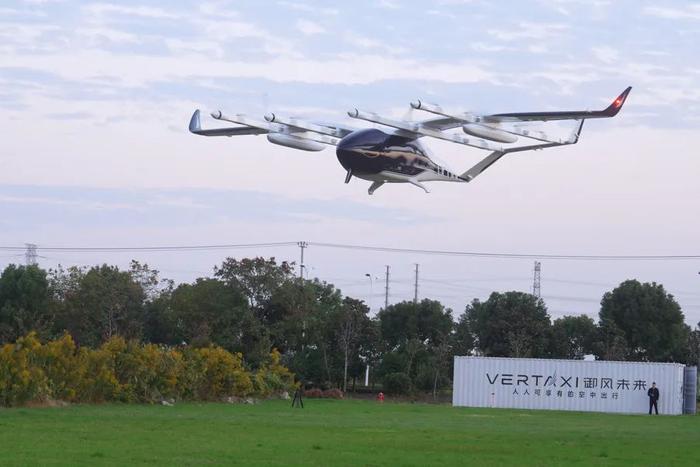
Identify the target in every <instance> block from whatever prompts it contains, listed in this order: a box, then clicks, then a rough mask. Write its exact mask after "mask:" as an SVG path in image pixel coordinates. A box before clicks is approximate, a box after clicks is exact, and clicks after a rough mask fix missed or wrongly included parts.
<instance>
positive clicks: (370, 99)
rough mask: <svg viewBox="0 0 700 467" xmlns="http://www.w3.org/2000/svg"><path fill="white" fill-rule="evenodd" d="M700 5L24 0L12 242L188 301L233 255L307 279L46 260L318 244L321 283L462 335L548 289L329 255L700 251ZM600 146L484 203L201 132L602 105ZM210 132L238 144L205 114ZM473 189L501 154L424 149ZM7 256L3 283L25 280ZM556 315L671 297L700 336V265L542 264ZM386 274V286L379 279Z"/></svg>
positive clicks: (505, 263) (488, 185)
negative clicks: (198, 129) (475, 307)
mask: <svg viewBox="0 0 700 467" xmlns="http://www.w3.org/2000/svg"><path fill="white" fill-rule="evenodd" d="M699 43H700V2H693V1H667V2H663V1H653V2H652V1H649V2H646V1H640V0H634V1H624V0H620V1H606V0H533V1H511V2H506V1H503V2H493V1H487V0H483V1H482V0H437V1H434V2H424V1H398V0H382V1H364V0H356V1H354V2H344V1H339V2H332V1H327V2H311V1H303V0H302V1H294V0H290V1H285V0H279V1H276V0H268V1H265V2H261V1H245V0H242V1H213V2H210V1H198V2H147V3H144V2H131V1H120V2H118V3H116V2H115V3H109V2H76V1H70V0H25V1H12V0H10V1H4V2H2V5H1V6H0V108H1V109H2V112H3V115H2V124H1V126H0V246H22V245H24V243H27V242H30V243H35V244H37V245H38V248H39V249H38V253H39V264H40V265H41V266H43V267H47V268H50V267H56V265H57V264H59V263H60V264H62V265H91V264H98V263H109V264H117V265H120V266H126V265H127V264H128V262H129V260H130V259H132V258H135V259H138V260H140V261H142V262H147V263H148V264H150V265H151V266H153V267H155V268H156V269H158V270H160V271H161V273H162V275H163V276H165V277H168V278H172V279H174V280H175V281H177V282H184V281H192V280H193V279H194V278H196V277H199V276H203V275H208V274H211V271H212V267H213V266H214V265H215V264H220V263H221V261H222V260H223V259H224V257H225V256H233V257H238V258H240V257H244V256H254V255H262V256H275V257H276V258H278V259H281V260H293V261H298V259H299V249H298V248H297V247H295V246H293V245H292V246H283V247H270V248H257V249H254V248H253V249H245V250H223V251H222V250H216V251H199V252H165V253H164V252H138V253H133V252H132V253H105V252H100V253H83V252H53V251H51V252H48V251H47V252H42V247H58V246H61V247H76V246H80V247H86V246H100V247H102V246H118V247H131V246H151V245H207V244H246V243H266V242H296V241H309V242H312V244H311V246H310V247H309V248H307V249H306V252H305V254H306V257H305V259H306V265H307V273H308V275H309V277H318V278H320V279H322V280H327V281H329V282H332V283H334V284H336V285H337V286H338V287H339V288H340V289H341V290H342V291H343V293H345V294H347V295H351V296H354V297H356V298H360V299H364V300H365V301H366V302H367V303H368V304H370V305H371V307H372V310H373V311H374V312H376V311H377V310H378V309H379V307H380V306H381V305H383V302H384V272H385V266H386V265H389V266H390V267H391V281H390V302H396V301H400V300H405V299H412V298H413V292H414V290H413V285H414V269H415V264H419V265H420V266H419V296H420V297H421V298H423V297H427V298H433V299H437V300H440V301H442V302H443V303H445V304H446V305H447V306H449V307H451V308H452V309H453V316H454V317H455V318H456V317H458V316H459V315H460V314H461V313H462V312H463V310H464V307H465V305H466V304H467V303H469V302H471V300H473V299H474V298H479V299H482V300H483V299H486V298H488V296H489V294H490V293H491V292H492V291H507V290H520V291H526V292H527V291H530V290H531V289H532V275H533V259H489V258H473V257H449V256H428V255H421V254H397V253H382V252H369V251H357V250H342V249H331V248H324V247H321V246H318V245H313V242H317V243H320V242H325V243H336V244H355V245H374V246H389V247H400V248H417V249H432V250H455V251H476V252H503V253H529V254H541V255H544V254H564V255H587V254H591V255H700V245H698V239H700V215H699V213H700V209H699V207H700V206H699V205H700V184H699V183H698V175H699V174H700V154H698V150H697V148H696V146H695V144H694V137H696V136H697V135H698V131H697V130H698V126H699V125H700V54H698V53H697V44H699ZM630 85H631V86H633V90H632V93H631V94H630V96H629V98H628V100H627V102H626V104H625V107H624V108H623V110H622V111H621V112H620V114H619V115H618V116H617V117H616V118H614V119H610V120H598V121H589V122H587V123H586V125H585V127H584V130H583V133H582V137H581V140H580V142H579V143H578V144H577V145H573V146H567V147H561V148H553V149H548V150H545V151H537V152H525V153H518V154H512V155H509V156H506V157H504V158H502V159H501V160H500V161H498V162H497V163H496V164H495V165H494V166H492V167H491V168H489V169H488V170H487V171H486V172H484V173H483V174H482V175H480V176H479V177H478V178H477V179H476V180H474V181H473V182H472V183H470V184H453V183H442V184H440V183H434V184H432V185H430V189H431V193H430V194H426V193H424V192H423V191H422V190H420V189H418V188H416V187H414V186H410V185H408V186H403V185H389V186H387V185H385V186H384V187H382V188H381V189H379V190H377V192H376V193H375V194H374V195H372V196H368V195H367V188H368V185H369V182H365V181H363V180H358V179H353V180H352V181H351V183H349V184H347V185H345V184H343V179H344V176H345V173H344V171H343V169H342V167H341V166H340V165H339V164H338V162H337V159H336V157H335V154H334V151H333V149H332V148H328V149H325V150H324V151H322V152H318V153H307V152H301V151H295V150H293V149H288V148H284V147H280V146H275V145H272V144H270V143H268V142H267V141H266V140H265V138H264V137H262V136H245V137H239V138H204V137H199V136H195V135H192V134H190V133H189V132H188V131H187V124H188V122H189V118H190V116H191V114H192V112H193V111H194V109H197V108H200V109H202V110H203V111H207V112H208V111H211V110H214V109H222V110H223V111H224V113H229V114H233V113H245V114H249V115H251V116H254V117H257V118H261V117H262V115H263V114H264V113H266V112H269V111H274V112H276V113H277V114H279V115H290V116H300V117H304V118H308V119H310V120H315V121H330V122H333V121H335V122H340V123H345V124H349V125H352V126H356V127H362V126H367V125H362V122H359V121H353V120H351V119H348V118H347V114H346V112H347V111H348V110H349V109H352V108H355V107H357V108H360V109H363V110H368V111H375V112H379V113H381V114H383V115H387V116H393V117H402V118H419V117H420V115H417V112H409V111H408V109H409V106H408V104H409V102H410V101H412V100H415V99H417V98H420V99H422V100H424V101H427V102H435V103H439V104H440V105H442V106H443V107H445V108H448V109H454V110H455V111H474V112H488V113H499V112H515V111H540V110H570V109H571V110H573V109H599V108H603V107H605V106H607V105H608V104H609V103H610V102H611V101H612V99H613V98H614V97H615V96H617V95H618V94H619V93H620V92H621V91H622V90H623V89H624V88H625V87H627V86H630ZM203 124H204V125H205V126H215V122H213V121H212V120H211V119H208V118H203ZM424 142H425V144H426V145H428V146H429V147H430V149H431V150H432V151H433V152H434V153H435V155H436V157H437V158H438V159H439V160H440V161H444V162H445V163H446V164H447V165H448V166H449V167H451V168H452V169H453V170H454V171H456V172H458V173H459V172H463V171H464V170H466V169H467V168H469V167H470V166H471V165H473V164H474V163H476V162H477V161H478V160H479V159H480V158H481V157H483V156H484V155H485V153H483V152H481V151H479V150H477V149H472V148H467V147H464V146H461V145H455V144H450V143H447V142H443V141H436V140H428V139H425V140H424ZM21 261H23V257H22V256H21V255H18V253H16V252H11V251H0V267H4V266H5V265H7V264H9V263H12V262H21ZM541 262H542V274H541V276H542V297H543V298H544V300H545V302H546V304H547V306H548V309H549V312H550V314H551V316H552V317H553V318H557V317H560V316H563V315H579V314H587V315H589V316H591V317H593V318H596V317H597V314H598V311H599V308H600V300H601V297H602V295H603V293H605V292H606V291H609V290H611V289H612V288H614V287H615V286H616V285H617V284H619V283H620V282H622V281H624V280H626V279H639V280H640V281H650V282H651V281H655V282H658V283H662V284H663V285H664V286H665V287H666V289H667V290H668V291H669V292H670V293H671V294H673V295H674V296H675V297H676V299H677V300H678V301H679V303H680V304H681V306H682V308H683V311H684V313H685V316H686V321H687V322H688V323H689V324H690V325H695V324H696V323H697V322H698V321H700V275H699V274H698V272H699V271H700V260H686V261H571V260H549V259H543V260H542V261H541ZM366 274H369V275H370V277H369V278H368V277H367V276H366Z"/></svg>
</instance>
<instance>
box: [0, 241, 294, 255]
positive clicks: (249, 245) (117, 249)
mask: <svg viewBox="0 0 700 467" xmlns="http://www.w3.org/2000/svg"><path fill="white" fill-rule="evenodd" d="M299 243H300V242H271V243H241V244H222V245H177V246H176V245H169V246H128V247H113V246H99V247H80V246H67V247H57V246H40V247H37V248H38V249H41V250H42V251H49V252H50V251H52V252H73V253H81V252H82V253H109V252H137V251H170V252H173V251H209V250H233V249H244V248H271V247H282V246H298V245H299ZM25 249H26V247H14V246H0V251H19V250H25Z"/></svg>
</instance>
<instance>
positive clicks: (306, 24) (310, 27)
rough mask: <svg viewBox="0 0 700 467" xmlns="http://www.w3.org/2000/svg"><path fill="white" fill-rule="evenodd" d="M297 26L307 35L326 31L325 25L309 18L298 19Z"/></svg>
mask: <svg viewBox="0 0 700 467" xmlns="http://www.w3.org/2000/svg"><path fill="white" fill-rule="evenodd" d="M296 28H297V30H298V31H299V32H301V33H302V34H304V35H305V36H313V35H316V34H323V33H325V32H326V30H325V29H324V28H323V26H321V25H320V24H318V23H315V22H313V21H309V20H307V19H300V20H298V21H297V22H296Z"/></svg>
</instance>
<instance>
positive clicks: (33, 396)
mask: <svg viewBox="0 0 700 467" xmlns="http://www.w3.org/2000/svg"><path fill="white" fill-rule="evenodd" d="M40 348H41V343H40V342H39V340H38V339H37V337H36V334H35V333H30V334H29V335H27V336H26V337H20V338H19V339H17V342H16V343H15V344H5V345H3V346H2V348H0V404H2V405H4V406H13V405H21V404H24V403H26V402H29V401H43V400H45V399H46V398H47V397H48V396H49V385H48V381H47V378H46V374H45V373H44V370H43V369H42V368H41V366H40V364H39V360H40V356H39V353H38V350H39V349H40Z"/></svg>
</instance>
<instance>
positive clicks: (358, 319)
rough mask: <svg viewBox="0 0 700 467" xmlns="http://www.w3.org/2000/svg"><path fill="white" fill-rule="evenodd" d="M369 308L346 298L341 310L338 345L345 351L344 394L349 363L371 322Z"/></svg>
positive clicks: (338, 320) (338, 319)
mask: <svg viewBox="0 0 700 467" xmlns="http://www.w3.org/2000/svg"><path fill="white" fill-rule="evenodd" d="M368 313H369V307H368V306H367V305H365V304H364V302H362V301H361V300H356V299H354V298H350V297H345V299H344V300H343V306H342V307H341V308H340V310H339V313H338V316H337V319H336V323H337V331H336V332H337V335H338V343H339V344H340V348H341V349H342V351H343V392H347V389H348V388H347V384H348V362H349V360H350V354H351V352H355V350H356V347H357V346H356V344H357V341H358V338H359V335H360V333H361V332H362V329H363V328H365V327H366V326H367V325H366V322H367V321H368V320H369V318H368V316H367V314H368Z"/></svg>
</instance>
